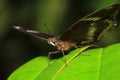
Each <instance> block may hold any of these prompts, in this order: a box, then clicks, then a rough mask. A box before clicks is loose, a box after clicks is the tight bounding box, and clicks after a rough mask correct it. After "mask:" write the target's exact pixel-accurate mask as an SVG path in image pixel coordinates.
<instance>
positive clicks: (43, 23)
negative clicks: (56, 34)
mask: <svg viewBox="0 0 120 80" xmlns="http://www.w3.org/2000/svg"><path fill="white" fill-rule="evenodd" d="M43 24H44V26H45V27H46V29H47V31H48V33H49V34H51V33H50V31H49V29H48V27H47V24H46V23H45V22H44V23H43Z"/></svg>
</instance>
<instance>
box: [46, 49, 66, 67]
mask: <svg viewBox="0 0 120 80" xmlns="http://www.w3.org/2000/svg"><path fill="white" fill-rule="evenodd" d="M59 52H62V55H63V58H64V62H65V65H66V66H67V63H66V57H65V54H64V51H54V52H49V53H48V60H49V61H48V65H49V64H50V59H51V58H50V55H51V54H56V53H59Z"/></svg>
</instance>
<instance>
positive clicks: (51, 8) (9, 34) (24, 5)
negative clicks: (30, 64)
mask: <svg viewBox="0 0 120 80" xmlns="http://www.w3.org/2000/svg"><path fill="white" fill-rule="evenodd" d="M119 1H120V0H90V1H89V0H1V1H0V80H6V79H7V77H8V76H9V75H10V73H12V72H13V71H14V70H15V69H17V68H18V67H19V66H20V65H22V64H24V63H25V62H27V61H29V60H31V59H33V58H35V57H38V56H41V55H42V56H43V55H44V56H47V54H48V52H49V51H52V49H53V47H51V46H50V45H49V44H48V43H47V42H46V41H43V40H40V39H37V38H34V37H32V36H29V35H26V34H24V33H21V32H19V31H16V30H14V29H13V28H12V26H13V25H19V26H23V27H25V28H28V29H34V30H37V31H40V32H44V33H48V31H47V29H46V27H45V26H44V25H43V23H44V22H45V23H46V24H47V27H48V28H49V31H50V32H51V34H54V35H59V34H61V33H62V32H63V31H64V30H65V29H66V28H67V27H69V26H70V25H71V24H73V23H74V22H75V21H77V20H78V19H80V18H81V17H83V16H85V15H86V14H88V13H90V12H92V11H94V10H96V9H98V8H103V7H105V6H107V5H109V4H112V3H116V2H119ZM119 16H120V14H118V16H117V21H118V25H119V24H120V18H119ZM119 34H120V27H119V26H118V27H116V29H114V30H112V31H111V32H108V35H109V36H107V38H106V37H104V38H103V39H102V40H101V41H100V45H102V46H107V45H110V44H113V43H118V42H120V37H119Z"/></svg>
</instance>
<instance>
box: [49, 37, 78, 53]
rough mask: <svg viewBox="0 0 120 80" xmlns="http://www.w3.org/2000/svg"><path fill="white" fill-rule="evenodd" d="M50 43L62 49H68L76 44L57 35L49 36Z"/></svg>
mask: <svg viewBox="0 0 120 80" xmlns="http://www.w3.org/2000/svg"><path fill="white" fill-rule="evenodd" d="M48 43H49V44H51V45H53V46H55V47H57V49H58V50H60V51H67V50H69V49H71V48H72V47H75V46H76V45H75V44H74V43H72V42H68V41H62V40H59V39H58V38H57V37H54V38H49V39H48Z"/></svg>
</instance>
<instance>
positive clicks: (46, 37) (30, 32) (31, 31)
mask: <svg viewBox="0 0 120 80" xmlns="http://www.w3.org/2000/svg"><path fill="white" fill-rule="evenodd" d="M13 28H14V29H16V30H19V31H22V32H24V33H27V34H29V35H32V36H34V37H37V38H40V39H44V40H48V39H49V38H53V37H54V36H52V35H48V34H45V33H41V32H38V31H35V30H29V29H25V28H23V27H20V26H13Z"/></svg>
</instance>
